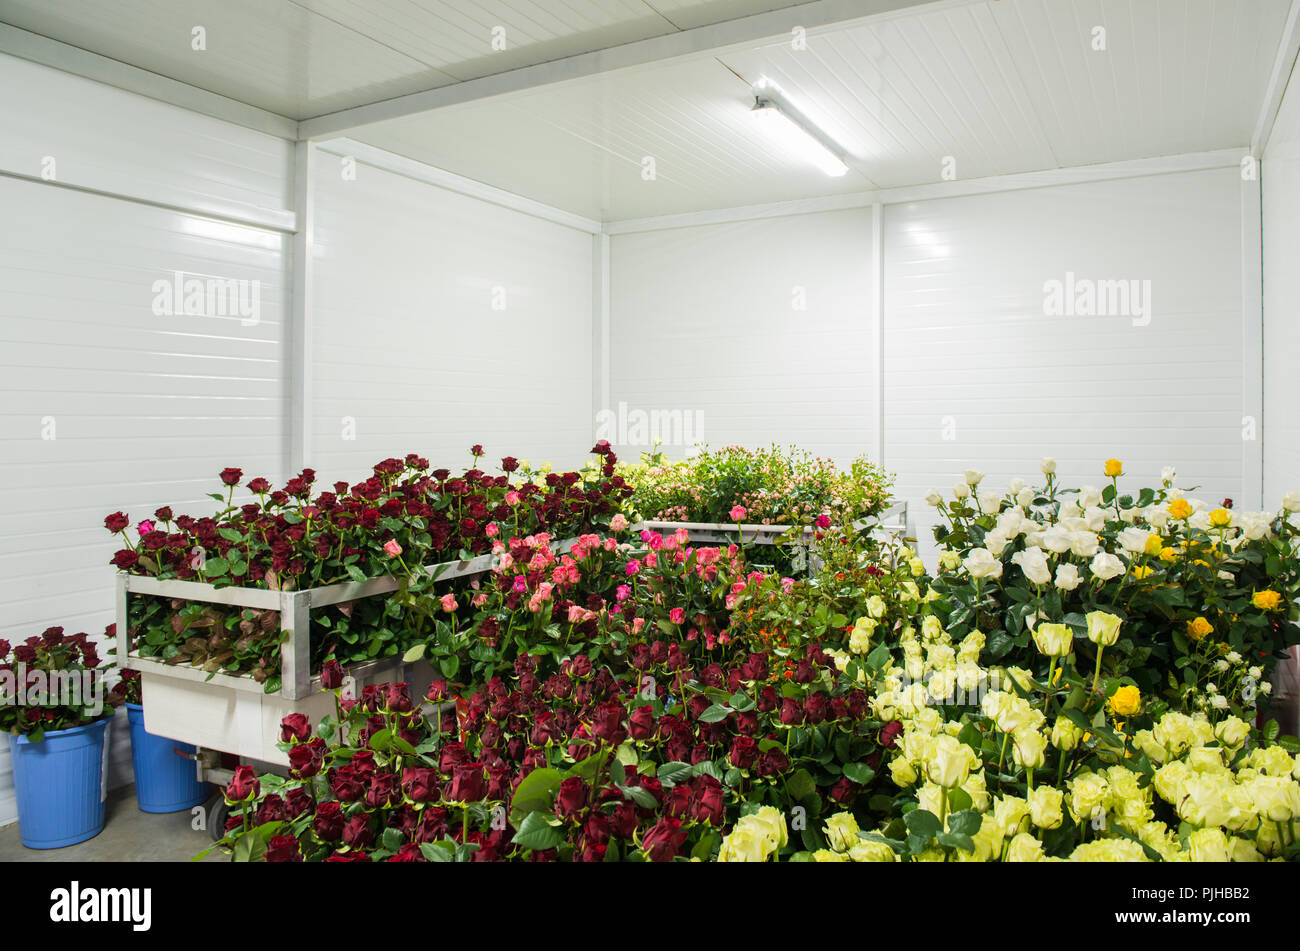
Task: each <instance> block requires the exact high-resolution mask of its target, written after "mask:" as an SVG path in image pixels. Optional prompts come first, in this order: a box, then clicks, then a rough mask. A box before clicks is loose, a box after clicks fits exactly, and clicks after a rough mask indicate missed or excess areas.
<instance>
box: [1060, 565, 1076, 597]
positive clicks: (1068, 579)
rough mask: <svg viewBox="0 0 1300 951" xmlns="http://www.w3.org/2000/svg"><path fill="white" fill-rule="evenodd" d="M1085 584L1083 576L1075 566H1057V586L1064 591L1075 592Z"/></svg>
mask: <svg viewBox="0 0 1300 951" xmlns="http://www.w3.org/2000/svg"><path fill="white" fill-rule="evenodd" d="M1082 583H1083V576H1082V575H1080V574H1079V569H1078V568H1077V567H1076V566H1075V565H1070V564H1066V565H1057V567H1056V586H1057V587H1058V588H1060V589H1061V590H1062V591H1073V590H1074V589H1075V588H1077V587H1079V585H1080V584H1082Z"/></svg>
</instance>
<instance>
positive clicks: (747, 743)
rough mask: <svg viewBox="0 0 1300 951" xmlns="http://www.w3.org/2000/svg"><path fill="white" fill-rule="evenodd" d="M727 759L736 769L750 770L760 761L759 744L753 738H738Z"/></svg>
mask: <svg viewBox="0 0 1300 951" xmlns="http://www.w3.org/2000/svg"><path fill="white" fill-rule="evenodd" d="M727 758H728V759H729V760H731V765H732V766H734V767H736V769H749V768H750V767H751V766H753V765H754V762H755V760H757V759H758V742H757V741H756V740H755V739H754V738H753V737H752V736H738V737H736V739H735V740H733V741H732V744H731V752H729V753H728V754H727Z"/></svg>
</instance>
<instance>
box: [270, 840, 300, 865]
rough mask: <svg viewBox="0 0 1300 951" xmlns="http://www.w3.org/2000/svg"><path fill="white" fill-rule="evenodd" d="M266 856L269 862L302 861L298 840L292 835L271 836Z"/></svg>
mask: <svg viewBox="0 0 1300 951" xmlns="http://www.w3.org/2000/svg"><path fill="white" fill-rule="evenodd" d="M265 858H266V861H268V862H301V861H302V852H300V851H299V850H298V840H297V839H296V838H294V837H293V836H291V835H274V836H271V844H270V845H268V846H267V848H266V856H265Z"/></svg>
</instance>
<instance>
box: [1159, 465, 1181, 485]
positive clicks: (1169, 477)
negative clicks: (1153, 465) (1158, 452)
mask: <svg viewBox="0 0 1300 951" xmlns="http://www.w3.org/2000/svg"><path fill="white" fill-rule="evenodd" d="M1176 478H1178V473H1177V472H1175V471H1174V467H1173V466H1165V467H1164V468H1163V469H1161V470H1160V481H1161V483H1163V484H1164V487H1165V488H1166V489H1167V488H1169V487H1170V486H1171V485H1173V484H1174V479H1176Z"/></svg>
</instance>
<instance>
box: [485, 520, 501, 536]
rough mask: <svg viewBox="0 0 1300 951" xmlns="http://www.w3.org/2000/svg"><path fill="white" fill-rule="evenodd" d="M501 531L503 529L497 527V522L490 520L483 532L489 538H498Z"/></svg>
mask: <svg viewBox="0 0 1300 951" xmlns="http://www.w3.org/2000/svg"><path fill="white" fill-rule="evenodd" d="M500 532H501V529H499V528H497V523H496V522H488V523H487V528H485V529H483V534H484V535H486V536H487V537H488V538H496V537H497V535H498V534H500Z"/></svg>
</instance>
